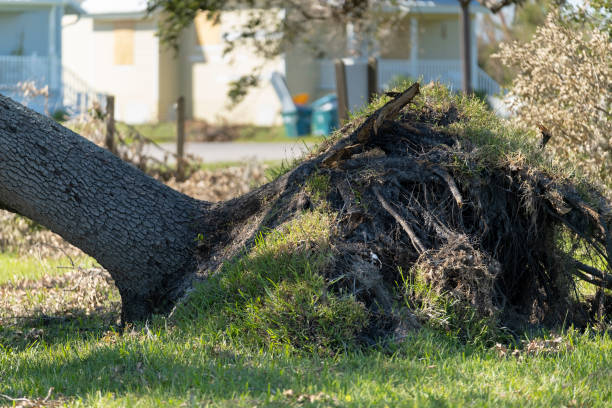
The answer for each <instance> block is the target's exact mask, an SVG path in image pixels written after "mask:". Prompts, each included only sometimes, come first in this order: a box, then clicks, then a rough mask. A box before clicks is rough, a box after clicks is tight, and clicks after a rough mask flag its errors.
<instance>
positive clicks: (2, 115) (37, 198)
mask: <svg viewBox="0 0 612 408" xmlns="http://www.w3.org/2000/svg"><path fill="white" fill-rule="evenodd" d="M209 206H210V204H208V203H205V202H201V201H197V200H194V199H192V198H190V197H188V196H185V195H183V194H181V193H179V192H177V191H174V190H172V189H170V188H168V187H166V186H165V185H163V184H161V183H159V182H158V181H156V180H154V179H152V178H151V177H149V176H147V175H145V174H144V173H142V172H141V171H139V170H138V169H136V168H135V167H133V166H131V165H129V164H127V163H125V162H123V161H121V160H120V159H119V158H117V157H116V156H114V155H113V154H111V153H110V152H108V151H106V150H104V149H101V148H99V147H97V146H96V145H94V144H93V143H91V142H89V141H87V140H86V139H84V138H82V137H81V136H79V135H77V134H76V133H74V132H72V131H70V130H68V129H66V128H64V127H62V126H60V125H59V124H57V123H55V122H54V121H53V120H51V119H49V118H46V117H43V116H41V115H39V114H37V113H35V112H33V111H31V110H29V109H27V108H25V107H23V106H21V105H19V104H18V103H16V102H14V101H12V100H10V99H9V98H6V97H4V96H1V95H0V207H3V208H6V209H8V210H11V211H13V212H16V213H19V214H21V215H24V216H26V217H28V218H30V219H32V220H34V221H36V222H38V223H40V224H42V225H44V226H46V227H48V228H49V229H51V230H52V231H54V232H56V233H58V234H59V235H61V236H62V237H63V238H64V239H66V240H67V241H68V242H70V243H72V244H73V245H75V246H77V247H79V248H81V249H82V250H83V251H84V252H86V253H87V254H89V255H91V256H93V257H94V258H96V260H97V261H98V262H100V264H101V265H102V266H103V267H105V268H106V269H107V270H108V271H109V272H110V273H111V275H112V277H113V279H114V281H115V283H116V285H117V287H118V289H119V291H120V293H121V298H122V303H123V309H122V310H123V311H122V321H124V322H127V321H134V320H140V319H143V318H146V317H147V316H149V315H150V314H151V313H153V312H157V311H159V312H163V311H167V310H168V309H169V308H170V307H171V306H172V304H173V302H174V300H176V299H177V297H178V296H180V294H181V293H182V291H183V290H184V288H185V285H186V279H187V278H188V277H189V276H190V275H191V274H193V273H194V272H195V271H196V269H197V261H196V259H195V257H194V249H195V247H196V245H197V236H198V233H200V232H201V230H202V229H203V224H204V217H203V215H204V214H205V213H206V210H207V208H209Z"/></svg>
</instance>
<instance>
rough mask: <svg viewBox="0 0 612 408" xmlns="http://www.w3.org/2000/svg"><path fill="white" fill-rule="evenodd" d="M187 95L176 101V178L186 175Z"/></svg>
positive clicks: (180, 178) (182, 178) (182, 177)
mask: <svg viewBox="0 0 612 408" xmlns="http://www.w3.org/2000/svg"><path fill="white" fill-rule="evenodd" d="M184 166H185V97H183V96H179V98H178V100H177V101H176V178H177V179H178V180H184V177H185V167H184Z"/></svg>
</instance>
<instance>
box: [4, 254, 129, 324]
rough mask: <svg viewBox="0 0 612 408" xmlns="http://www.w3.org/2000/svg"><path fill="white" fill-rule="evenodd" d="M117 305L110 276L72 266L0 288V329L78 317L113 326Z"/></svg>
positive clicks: (116, 315) (118, 307)
mask: <svg viewBox="0 0 612 408" xmlns="http://www.w3.org/2000/svg"><path fill="white" fill-rule="evenodd" d="M120 307H121V302H120V299H119V293H118V291H117V288H116V287H115V285H114V283H113V281H112V279H111V277H110V275H109V274H108V272H106V271H105V270H104V269H102V268H88V269H83V268H80V267H78V266H75V267H74V268H73V269H71V270H70V271H68V272H65V273H63V274H59V275H47V276H43V277H42V278H41V279H37V280H29V279H20V280H17V281H10V282H7V283H4V284H0V326H2V325H7V326H8V325H12V324H20V325H23V323H24V322H23V319H26V320H30V321H38V322H42V323H43V325H44V323H45V322H47V323H49V322H52V321H54V320H58V319H59V320H60V321H61V320H63V319H70V318H74V317H78V316H91V315H94V314H95V315H99V316H108V317H109V318H111V320H112V321H109V322H108V323H109V324H115V323H117V321H116V320H117V318H118V317H119V311H120Z"/></svg>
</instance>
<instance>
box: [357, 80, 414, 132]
mask: <svg viewBox="0 0 612 408" xmlns="http://www.w3.org/2000/svg"><path fill="white" fill-rule="evenodd" d="M418 93H419V84H418V82H415V83H414V84H412V85H411V86H410V88H408V89H406V90H405V91H404V92H401V93H397V94H398V95H397V96H396V97H395V98H394V99H393V100H391V101H389V102H387V103H386V104H385V106H383V107H382V108H380V109H378V110H376V112H374V113H373V114H372V115H370V116H369V117H368V118H367V119H366V121H365V122H363V124H362V125H361V126H359V128H358V129H357V130H356V131H355V132H356V133H357V141H358V142H359V143H365V142H367V141H368V139H369V138H370V136H371V134H372V130H373V131H374V135H378V130H379V129H380V127H381V126H382V124H383V122H384V121H385V120H387V119H389V118H391V117H392V116H394V115H397V114H398V113H399V112H400V110H402V108H403V107H404V106H406V105H407V104H408V103H410V101H411V100H412V99H413V98H414V97H415V96H416V95H417V94H418Z"/></svg>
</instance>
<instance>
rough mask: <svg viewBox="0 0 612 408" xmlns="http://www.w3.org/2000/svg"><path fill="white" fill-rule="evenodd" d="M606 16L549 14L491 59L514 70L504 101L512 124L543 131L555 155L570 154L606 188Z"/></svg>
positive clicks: (610, 97)
mask: <svg viewBox="0 0 612 408" xmlns="http://www.w3.org/2000/svg"><path fill="white" fill-rule="evenodd" d="M608 3H609V2H608ZM608 6H609V4H608ZM609 12H612V8H609V9H608V13H605V12H602V11H601V10H593V9H591V10H588V9H586V10H581V11H580V12H579V13H576V12H572V10H567V9H565V10H564V11H563V12H561V13H558V12H553V13H551V14H550V15H549V16H548V18H547V20H546V23H545V24H544V25H543V26H542V27H539V28H538V29H537V30H536V33H535V35H534V37H533V38H532V39H531V40H530V41H528V42H526V43H521V42H518V41H514V42H512V43H509V44H502V45H501V48H500V52H499V54H497V55H496V56H497V57H498V58H499V60H500V61H501V62H502V63H503V64H504V65H507V66H510V67H512V68H513V69H515V70H516V72H517V75H516V78H515V79H514V80H513V82H512V85H511V87H510V93H509V98H508V99H509V101H510V102H511V105H510V106H511V109H512V110H513V111H514V112H515V113H516V115H517V120H518V121H519V122H520V123H522V124H524V125H527V126H533V127H535V126H537V125H542V126H544V127H546V128H548V130H549V131H550V134H551V135H552V139H551V141H550V143H549V144H550V146H551V148H552V149H553V150H554V152H555V155H556V156H561V157H568V156H569V157H572V156H575V157H574V159H578V160H579V162H581V163H583V164H584V166H582V170H584V171H586V172H588V173H589V174H590V175H591V176H594V177H596V178H598V179H601V180H602V181H604V182H605V183H607V184H608V185H610V184H611V183H612V176H611V174H612V173H611V170H612V138H611V135H612V122H611V120H610V119H611V118H612V42H611V41H610V33H609V31H608V30H609V27H608V26H606V24H602V22H603V21H604V20H601V18H603V19H607V18H609V16H610V14H609ZM600 28H601V29H600Z"/></svg>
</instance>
